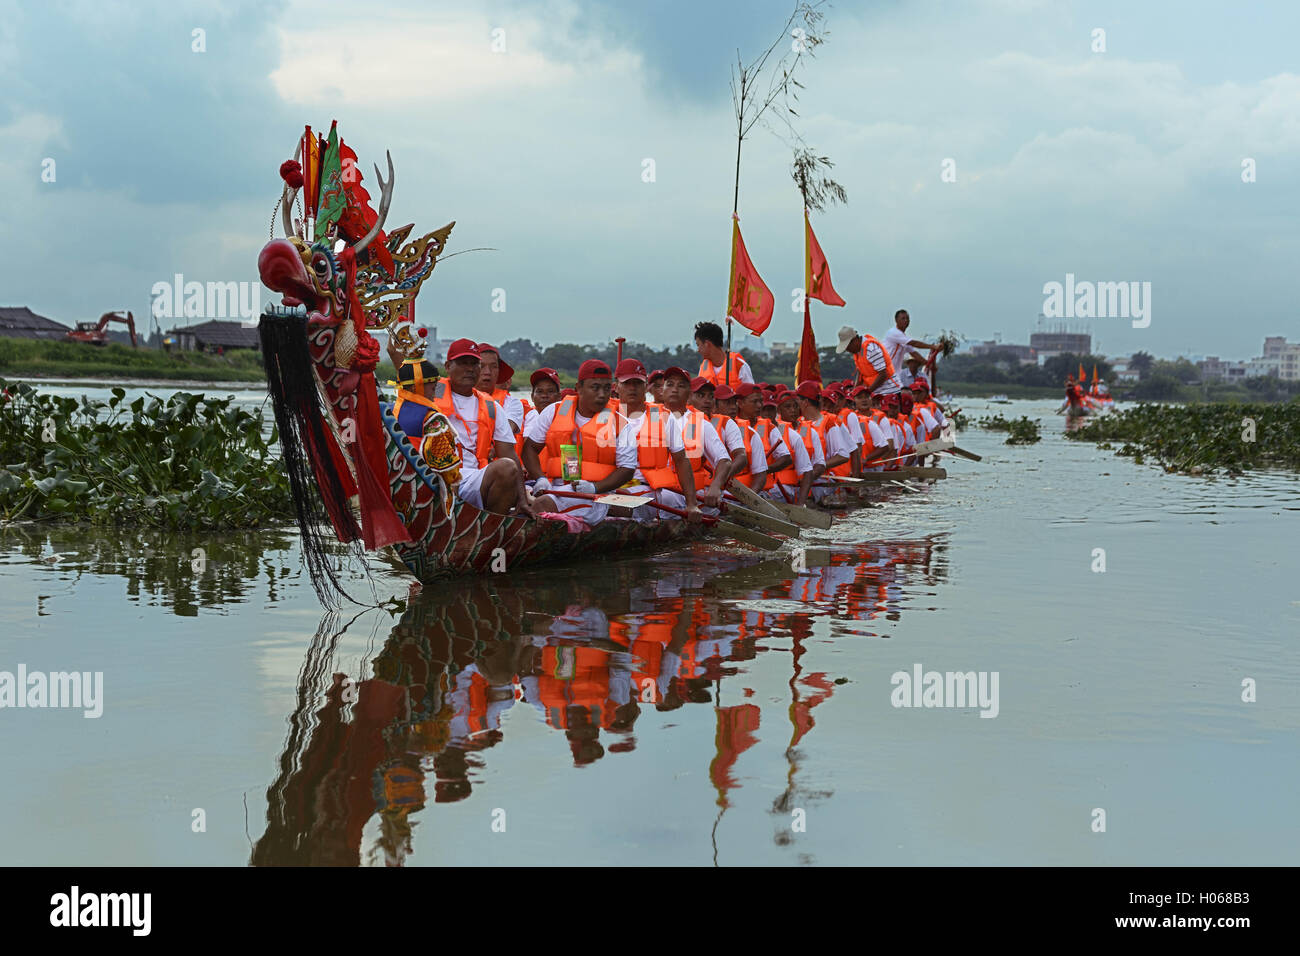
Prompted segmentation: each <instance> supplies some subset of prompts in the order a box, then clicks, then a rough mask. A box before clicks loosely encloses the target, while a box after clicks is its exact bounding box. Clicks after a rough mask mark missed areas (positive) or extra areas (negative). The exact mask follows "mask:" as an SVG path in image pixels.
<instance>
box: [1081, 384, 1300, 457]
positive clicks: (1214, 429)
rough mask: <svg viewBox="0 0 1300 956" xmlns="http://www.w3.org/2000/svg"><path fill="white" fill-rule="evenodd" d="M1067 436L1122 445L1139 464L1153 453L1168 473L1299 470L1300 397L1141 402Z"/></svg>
mask: <svg viewBox="0 0 1300 956" xmlns="http://www.w3.org/2000/svg"><path fill="white" fill-rule="evenodd" d="M1066 437H1067V438H1070V439H1072V440H1073V441H1093V442H1102V443H1105V444H1104V445H1103V447H1106V446H1109V447H1115V446H1118V447H1117V448H1116V454H1119V455H1124V456H1126V457H1131V458H1133V460H1134V461H1135V462H1137V463H1138V464H1142V463H1143V462H1144V461H1146V459H1148V458H1150V459H1152V460H1153V461H1154V462H1155V463H1156V464H1158V465H1160V466H1161V467H1162V468H1164V470H1165V471H1168V472H1179V473H1183V474H1191V475H1200V474H1213V473H1216V472H1223V473H1226V474H1230V475H1233V474H1241V473H1242V472H1244V471H1248V470H1250V469H1253V468H1289V469H1292V470H1300V399H1292V400H1291V401H1290V402H1287V403H1285V404H1275V403H1263V402H1253V403H1243V404H1237V403H1226V402H1220V403H1212V404H1195V405H1156V404H1142V405H1138V406H1137V407H1136V408H1129V409H1125V410H1124V411H1122V412H1113V413H1111V414H1110V415H1103V416H1098V417H1096V418H1093V419H1092V420H1091V421H1089V422H1088V423H1087V424H1086V425H1083V426H1082V427H1080V428H1078V429H1076V430H1074V431H1072V432H1067V433H1066Z"/></svg>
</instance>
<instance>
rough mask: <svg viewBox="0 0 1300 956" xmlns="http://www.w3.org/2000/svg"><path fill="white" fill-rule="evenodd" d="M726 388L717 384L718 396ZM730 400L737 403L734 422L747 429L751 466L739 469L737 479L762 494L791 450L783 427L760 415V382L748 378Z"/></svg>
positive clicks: (785, 465) (761, 395)
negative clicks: (757, 383)
mask: <svg viewBox="0 0 1300 956" xmlns="http://www.w3.org/2000/svg"><path fill="white" fill-rule="evenodd" d="M724 388H726V386H725V385H720V386H718V388H717V390H716V391H715V393H714V395H715V398H716V396H717V394H718V393H719V392H722V390H723V389H724ZM729 404H731V405H734V406H735V410H736V419H735V422H736V424H737V425H739V426H740V427H741V429H742V430H743V431H744V432H745V439H746V442H747V443H748V447H749V462H748V464H749V467H748V468H747V469H745V470H744V471H741V472H739V473H737V474H736V476H735V479H736V481H739V482H740V483H741V484H743V485H745V486H746V487H747V488H749V490H750V491H753V492H755V493H757V494H762V493H763V492H764V491H766V490H767V482H768V477H769V476H770V475H773V474H775V473H776V472H777V471H779V470H781V469H782V468H785V467H787V466H788V465H789V462H790V452H789V451H788V450H787V449H786V447H785V440H784V436H783V434H782V433H781V431H780V430H779V429H775V428H773V427H772V424H771V423H770V422H768V421H765V420H763V419H762V418H761V417H760V415H759V412H760V410H761V408H762V404H763V394H762V392H760V391H759V390H758V386H757V385H752V384H750V383H749V382H745V383H744V384H743V385H741V386H740V387H739V388H737V389H736V391H735V397H734V398H733V399H732V400H731V402H730V403H729Z"/></svg>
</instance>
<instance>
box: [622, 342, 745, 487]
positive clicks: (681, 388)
mask: <svg viewBox="0 0 1300 956" xmlns="http://www.w3.org/2000/svg"><path fill="white" fill-rule="evenodd" d="M693 390H694V389H693V388H692V380H691V379H689V378H688V377H687V375H686V372H685V371H684V370H682V369H680V368H678V367H676V366H673V367H672V368H668V369H665V370H664V401H663V405H662V406H661V407H662V408H663V410H664V411H665V412H666V413H667V420H666V421H665V423H664V425H665V427H666V429H667V432H666V433H667V434H668V437H669V439H670V442H671V443H670V444H669V445H668V449H669V451H673V450H675V448H676V446H677V441H680V443H681V446H682V447H683V448H684V450H685V455H686V458H687V459H688V460H689V461H690V462H691V470H692V472H693V474H694V477H695V479H696V480H695V485H696V497H697V499H698V500H699V503H700V505H701V506H702V508H704V509H705V510H706V513H708V512H710V511H716V509H717V507H718V504H719V502H721V501H722V490H723V489H724V488H725V487H726V486H727V480H728V479H729V478H730V477H731V469H732V462H731V455H730V454H729V452H728V450H727V446H726V445H725V444H723V441H722V438H721V437H720V436H719V435H718V431H717V429H716V428H714V427H713V425H712V423H711V422H710V421H709V419H708V417H707V416H706V415H705V414H704V413H703V412H702V411H700V410H699V409H698V408H691V407H690V405H689V404H688V400H689V399H690V397H691V392H692V391H693ZM647 424H648V420H647ZM643 434H644V437H645V438H648V439H657V438H658V435H657V433H655V432H653V431H651V430H650V429H649V428H648V427H647V428H646V429H644V430H643ZM674 434H675V436H676V439H677V441H673V440H672V438H673V435H674ZM645 450H652V449H645ZM645 450H643V455H644V452H645ZM644 461H645V458H644V457H643V464H642V471H643V472H644V471H645V470H646V468H645V464H644ZM652 464H653V465H657V464H658V462H657V461H656V462H653V463H652ZM701 469H703V471H704V474H705V475H708V476H709V480H708V481H707V482H701V481H700V480H699V479H700V470H701ZM672 477H673V478H674V479H675V478H676V475H674V476H672ZM652 484H653V482H652ZM677 484H678V483H677V482H676V481H671V482H669V484H667V485H665V486H663V487H662V488H656V491H657V493H658V496H659V500H660V502H661V503H662V504H666V505H671V506H672V507H675V508H680V507H682V506H683V505H684V504H685V501H686V498H685V496H684V494H683V491H682V490H680V489H679V488H678V487H677Z"/></svg>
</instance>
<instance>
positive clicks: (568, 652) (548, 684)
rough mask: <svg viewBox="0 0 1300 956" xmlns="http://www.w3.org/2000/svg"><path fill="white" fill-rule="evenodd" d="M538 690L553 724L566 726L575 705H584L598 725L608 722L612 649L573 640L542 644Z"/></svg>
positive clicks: (605, 724) (547, 717) (561, 727)
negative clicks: (545, 645)
mask: <svg viewBox="0 0 1300 956" xmlns="http://www.w3.org/2000/svg"><path fill="white" fill-rule="evenodd" d="M537 694H538V700H539V702H540V703H541V705H542V708H543V710H544V711H545V712H546V722H547V723H548V724H550V725H551V726H552V727H555V728H558V729H567V728H568V726H569V717H570V713H569V711H570V708H573V707H582V708H585V709H586V710H587V711H588V712H589V713H590V715H591V723H592V724H594V725H595V726H597V727H600V726H608V725H609V723H611V722H612V720H613V710H614V709H613V708H612V707H610V706H609V705H608V703H607V701H608V700H609V652H608V651H606V650H604V649H603V648H595V647H584V646H581V645H579V646H574V645H571V644H562V645H551V646H548V647H544V648H542V672H541V673H540V674H539V675H538V677H537Z"/></svg>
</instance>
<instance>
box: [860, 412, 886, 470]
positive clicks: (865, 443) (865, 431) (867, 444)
mask: <svg viewBox="0 0 1300 956" xmlns="http://www.w3.org/2000/svg"><path fill="white" fill-rule="evenodd" d="M853 414H854V415H856V416H857V417H858V424H859V425H861V426H862V449H861V451H862V461H863V463H864V464H863V467H864V468H878V467H879V465H878V464H877V463H876V462H871V463H869V464H868V463H867V456H868V455H870V454H872V453H873V452H875V451H876V443H875V442H874V441H872V440H871V429H870V428H868V427H867V426H868V424H869V423H871V422H873V421H877V418H876V410H875V409H874V408H873V409H872V410H871V412H870V413H869V414H863V413H862V412H854V413H853ZM885 457H889V456H888V455H886V456H885Z"/></svg>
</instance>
